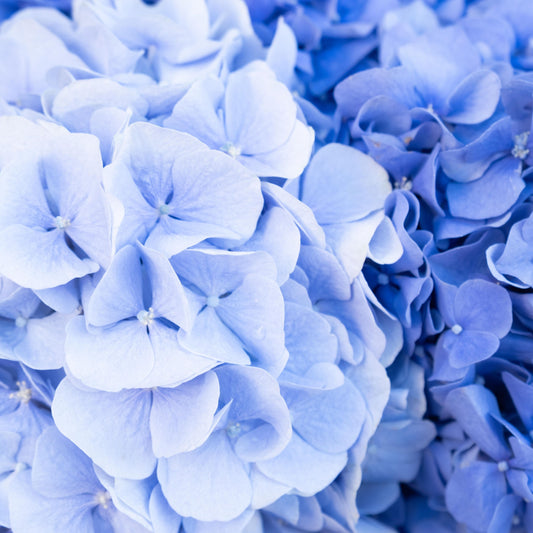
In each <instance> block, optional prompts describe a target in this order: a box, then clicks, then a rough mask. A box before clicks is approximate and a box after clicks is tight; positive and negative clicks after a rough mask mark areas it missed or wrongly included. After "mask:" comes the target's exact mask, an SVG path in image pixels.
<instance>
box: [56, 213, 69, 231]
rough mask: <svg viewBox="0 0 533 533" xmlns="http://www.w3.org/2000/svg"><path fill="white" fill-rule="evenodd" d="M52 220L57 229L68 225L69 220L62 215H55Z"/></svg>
mask: <svg viewBox="0 0 533 533" xmlns="http://www.w3.org/2000/svg"><path fill="white" fill-rule="evenodd" d="M54 221H55V225H56V228H57V229H66V228H68V227H69V226H70V220H69V219H68V218H63V217H62V216H57V217H55V218H54Z"/></svg>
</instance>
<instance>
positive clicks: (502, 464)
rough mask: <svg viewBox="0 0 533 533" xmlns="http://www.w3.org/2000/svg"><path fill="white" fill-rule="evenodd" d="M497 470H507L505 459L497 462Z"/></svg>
mask: <svg viewBox="0 0 533 533" xmlns="http://www.w3.org/2000/svg"><path fill="white" fill-rule="evenodd" d="M498 470H499V471H500V472H507V470H509V465H508V464H507V461H500V462H499V463H498Z"/></svg>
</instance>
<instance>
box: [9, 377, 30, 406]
mask: <svg viewBox="0 0 533 533" xmlns="http://www.w3.org/2000/svg"><path fill="white" fill-rule="evenodd" d="M17 387H18V388H19V390H18V391H16V392H12V393H11V394H10V395H9V397H10V398H12V399H16V400H18V401H19V402H20V403H24V404H26V403H28V402H29V401H30V400H31V389H30V388H29V387H28V386H27V385H26V382H25V381H17Z"/></svg>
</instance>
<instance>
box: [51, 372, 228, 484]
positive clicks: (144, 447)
mask: <svg viewBox="0 0 533 533" xmlns="http://www.w3.org/2000/svg"><path fill="white" fill-rule="evenodd" d="M218 399H219V386H218V381H217V378H216V376H215V375H214V374H213V373H207V374H203V375H202V376H200V377H198V378H196V379H194V380H192V381H189V382H187V383H184V384H182V385H180V386H179V387H177V388H168V387H154V388H152V389H132V390H124V391H121V392H103V391H98V390H93V389H88V388H84V387H79V386H76V385H75V384H74V383H73V382H72V381H70V380H68V379H65V380H64V381H63V382H62V383H61V384H60V385H59V387H58V389H57V392H56V394H55V397H54V402H53V406H52V412H53V416H54V420H55V422H56V424H57V427H58V428H59V430H60V431H61V432H62V433H63V434H64V435H66V436H67V437H68V438H69V439H71V440H72V441H73V442H74V443H75V444H76V445H77V446H79V447H80V448H81V449H82V450H83V451H84V452H85V453H86V454H87V455H88V456H89V457H90V458H91V459H92V460H93V461H94V462H95V463H96V464H97V465H98V466H100V467H101V468H103V469H104V471H105V472H106V473H108V474H109V475H111V476H114V477H120V478H129V479H143V478H146V477H148V476H149V475H150V474H152V472H153V471H154V469H155V467H156V461H157V458H159V457H171V456H173V455H175V454H178V453H184V452H188V451H190V450H194V449H195V448H198V447H199V446H201V445H202V444H203V442H204V441H205V440H206V439H207V438H208V436H209V434H210V433H211V431H212V425H213V415H214V414H215V410H216V409H217V407H218ZM133 420H135V423H134V424H133V423H132V421H133Z"/></svg>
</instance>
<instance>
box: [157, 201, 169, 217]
mask: <svg viewBox="0 0 533 533" xmlns="http://www.w3.org/2000/svg"><path fill="white" fill-rule="evenodd" d="M169 213H170V206H169V205H167V204H161V205H160V206H159V214H160V215H161V216H165V215H168V214H169Z"/></svg>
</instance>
